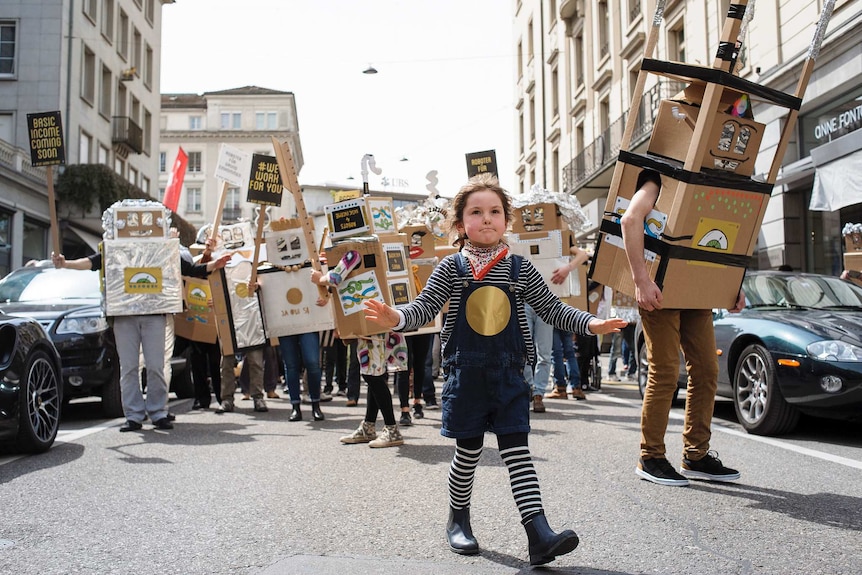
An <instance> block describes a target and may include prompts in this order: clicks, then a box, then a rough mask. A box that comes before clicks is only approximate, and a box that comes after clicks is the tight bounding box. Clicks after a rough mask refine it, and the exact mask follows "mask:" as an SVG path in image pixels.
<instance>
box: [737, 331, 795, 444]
mask: <svg viewBox="0 0 862 575" xmlns="http://www.w3.org/2000/svg"><path fill="white" fill-rule="evenodd" d="M733 381H734V393H733V406H734V408H735V409H736V416H737V417H738V418H739V423H740V424H742V426H743V427H744V428H745V429H746V431H748V432H749V433H753V434H755V435H780V434H782V433H788V432H790V431H792V430H793V428H795V427H796V424H797V423H798V422H799V411H798V410H797V409H796V408H795V407H793V406H792V405H790V404H789V403H787V401H786V400H785V399H784V397H783V396H782V395H781V390H779V389H778V383H777V381H776V379H775V367H774V366H773V365H772V357H771V356H770V355H769V352H768V351H766V349H765V348H764V347H763V346H761V345H757V344H754V345H750V346H748V347H746V348H745V349H744V350H743V352H742V355H741V356H740V357H739V362H738V363H737V364H736V370H735V375H734V378H733Z"/></svg>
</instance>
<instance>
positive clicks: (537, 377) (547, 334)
mask: <svg viewBox="0 0 862 575" xmlns="http://www.w3.org/2000/svg"><path fill="white" fill-rule="evenodd" d="M536 320H537V321H536V324H535V326H534V331H533V345H535V346H536V370H535V373H534V377H533V385H534V387H535V389H536V392H537V393H539V394H541V395H544V394H545V392H546V391H547V390H548V383H550V381H551V366H552V365H553V362H552V361H551V353H552V350H553V346H554V326H552V325H550V324H548V323H545V321H544V320H543V319H542V318H540V317H537V318H536Z"/></svg>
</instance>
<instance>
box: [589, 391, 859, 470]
mask: <svg viewBox="0 0 862 575" xmlns="http://www.w3.org/2000/svg"><path fill="white" fill-rule="evenodd" d="M602 399H607V400H608V401H611V402H613V403H620V404H623V405H632V406H634V407H639V406H640V403H639V402H634V401H631V400H630V399H622V398H619V397H613V396H610V395H602ZM670 417H671V419H678V420H680V421H683V420H684V419H685V417H684V416H683V415H681V414H679V413H674V412H671V413H670ZM712 430H713V431H717V432H719V433H727V434H728V435H734V436H736V437H741V438H743V439H748V440H750V441H757V442H759V443H765V444H766V445H771V446H773V447H778V448H780V449H785V450H787V451H793V452H794V453H799V454H801V455H808V456H809V457H816V458H817V459H822V460H824V461H830V462H832V463H837V464H838V465H843V466H845V467H851V468H853V469H860V470H862V461H858V460H856V459H850V458H848V457H841V456H840V455H833V454H831V453H826V452H825V451H817V450H816V449H810V448H808V447H801V446H798V445H794V444H792V443H789V442H787V441H783V440H781V439H776V438H774V437H764V436H762V435H752V434H750V433H746V432H744V431H739V430H738V429H732V428H730V427H727V426H725V425H722V424H720V423H715V422H714V421H713V425H712Z"/></svg>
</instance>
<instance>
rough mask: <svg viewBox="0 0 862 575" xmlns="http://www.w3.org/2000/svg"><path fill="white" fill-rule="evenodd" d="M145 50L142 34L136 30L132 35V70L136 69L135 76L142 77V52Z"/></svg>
mask: <svg viewBox="0 0 862 575" xmlns="http://www.w3.org/2000/svg"><path fill="white" fill-rule="evenodd" d="M142 50H143V39H142V38H141V33H140V32H139V31H138V29H137V28H135V31H134V33H133V34H132V68H134V69H135V75H136V76H138V77H140V75H141V51H142Z"/></svg>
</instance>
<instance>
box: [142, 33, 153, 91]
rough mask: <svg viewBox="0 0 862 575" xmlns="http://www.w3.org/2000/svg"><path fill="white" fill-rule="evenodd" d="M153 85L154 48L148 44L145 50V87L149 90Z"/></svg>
mask: <svg viewBox="0 0 862 575" xmlns="http://www.w3.org/2000/svg"><path fill="white" fill-rule="evenodd" d="M152 85H153V48H152V47H151V46H150V45H149V44H147V48H146V50H144V86H146V87H147V88H149V87H150V86H152Z"/></svg>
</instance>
